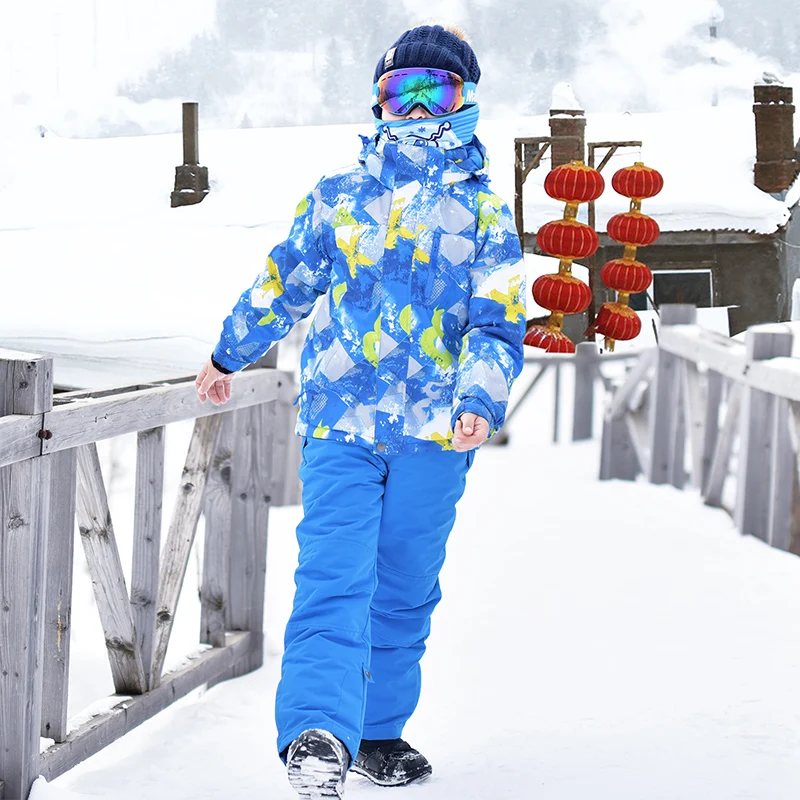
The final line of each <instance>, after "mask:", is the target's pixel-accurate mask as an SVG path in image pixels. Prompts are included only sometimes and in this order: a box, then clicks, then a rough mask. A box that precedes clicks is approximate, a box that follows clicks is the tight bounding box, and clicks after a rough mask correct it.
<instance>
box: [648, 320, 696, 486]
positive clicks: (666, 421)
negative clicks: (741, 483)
mask: <svg viewBox="0 0 800 800" xmlns="http://www.w3.org/2000/svg"><path fill="white" fill-rule="evenodd" d="M696 319H697V309H696V308H695V307H694V306H690V305H665V306H662V307H661V328H660V334H659V349H658V362H657V366H656V374H655V377H654V379H653V395H652V398H653V403H652V406H651V417H650V448H649V449H650V472H649V474H648V479H649V481H650V482H651V483H655V484H662V483H673V484H678V483H681V480H682V475H683V464H682V459H683V442H680V441H679V439H680V434H681V430H680V426H681V414H680V411H681V402H680V400H681V394H680V377H681V372H680V363H679V359H678V358H677V357H676V356H675V355H674V354H673V353H671V352H669V351H668V350H666V349H665V348H664V347H662V346H661V339H662V338H663V336H664V334H665V333H666V332H668V331H669V328H670V326H672V325H693V324H694V323H695V321H696Z"/></svg>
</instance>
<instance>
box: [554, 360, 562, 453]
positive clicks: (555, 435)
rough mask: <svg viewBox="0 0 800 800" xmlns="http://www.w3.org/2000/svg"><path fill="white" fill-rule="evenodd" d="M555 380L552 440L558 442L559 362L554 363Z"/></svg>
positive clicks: (559, 405)
mask: <svg viewBox="0 0 800 800" xmlns="http://www.w3.org/2000/svg"><path fill="white" fill-rule="evenodd" d="M553 369H554V370H555V373H556V374H555V381H553V395H554V396H553V442H554V443H555V444H558V432H559V429H560V428H561V364H556V365H555V366H554V367H553Z"/></svg>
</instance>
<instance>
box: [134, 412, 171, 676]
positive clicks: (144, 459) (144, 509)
mask: <svg viewBox="0 0 800 800" xmlns="http://www.w3.org/2000/svg"><path fill="white" fill-rule="evenodd" d="M163 505H164V426H163V425H160V426H159V427H157V428H150V429H149V430H146V431H140V432H139V433H138V435H137V453H136V504H135V507H134V516H133V570H132V573H131V609H132V611H133V625H134V629H135V630H136V640H137V641H138V643H139V649H140V650H141V652H142V666H143V667H144V675H145V679H146V683H147V689H148V691H149V690H150V689H152V688H153V687H154V686H155V683H154V681H153V649H154V639H155V632H156V602H157V600H158V577H159V570H160V566H161V509H162V508H163Z"/></svg>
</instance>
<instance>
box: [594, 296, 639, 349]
mask: <svg viewBox="0 0 800 800" xmlns="http://www.w3.org/2000/svg"><path fill="white" fill-rule="evenodd" d="M641 332H642V321H641V320H640V319H639V315H638V314H637V313H636V312H635V311H634V310H633V309H632V308H631V307H630V306H628V305H626V304H624V303H603V305H602V306H601V307H600V313H599V314H598V315H597V318H596V319H595V321H594V324H593V325H592V326H591V327H590V328H589V330H588V331H586V333H587V335H591V334H593V333H602V334H603V336H605V337H606V338H607V339H617V340H619V341H621V342H623V341H627V340H628V339H635V338H636V337H637V336H638V335H639V334H640V333H641ZM609 349H612V348H609Z"/></svg>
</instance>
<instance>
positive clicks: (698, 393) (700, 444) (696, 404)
mask: <svg viewBox="0 0 800 800" xmlns="http://www.w3.org/2000/svg"><path fill="white" fill-rule="evenodd" d="M682 367H683V375H682V378H681V385H682V386H683V407H684V418H685V420H686V426H687V429H688V432H689V444H690V451H691V454H692V486H694V488H695V489H702V487H703V456H704V450H703V448H704V444H705V424H706V415H705V406H706V399H705V396H704V395H705V391H704V385H703V381H702V379H701V377H700V371H699V370H698V368H697V364H695V363H693V362H692V361H686V360H685V359H684V360H683V363H682Z"/></svg>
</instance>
